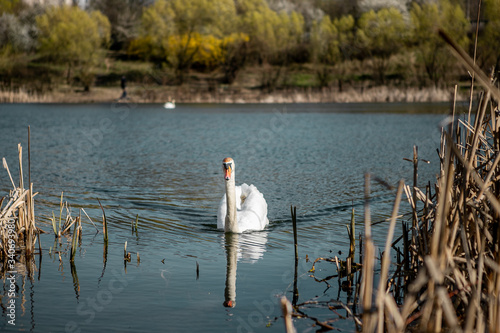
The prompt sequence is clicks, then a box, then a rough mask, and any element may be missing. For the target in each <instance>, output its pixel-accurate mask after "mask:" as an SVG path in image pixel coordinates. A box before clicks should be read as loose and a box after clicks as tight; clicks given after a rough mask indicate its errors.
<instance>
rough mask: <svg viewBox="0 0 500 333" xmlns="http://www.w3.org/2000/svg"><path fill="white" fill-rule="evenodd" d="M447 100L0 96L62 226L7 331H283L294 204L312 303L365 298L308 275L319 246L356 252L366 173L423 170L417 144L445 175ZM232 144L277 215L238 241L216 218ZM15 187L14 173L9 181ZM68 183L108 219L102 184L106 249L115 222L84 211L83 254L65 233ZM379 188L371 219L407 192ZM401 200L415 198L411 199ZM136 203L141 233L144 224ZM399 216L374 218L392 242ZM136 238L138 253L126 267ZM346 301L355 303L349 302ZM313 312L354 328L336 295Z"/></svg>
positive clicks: (5, 186) (394, 175)
mask: <svg viewBox="0 0 500 333" xmlns="http://www.w3.org/2000/svg"><path fill="white" fill-rule="evenodd" d="M446 109H447V105H445V104H322V105H319V104H312V105H307V104H302V105H300V104H299V105H287V106H284V105H178V106H177V108H176V109H175V110H165V109H163V107H162V106H161V105H127V104H116V105H30V104H23V105H0V140H1V142H2V144H1V154H2V157H3V156H4V157H6V159H7V162H8V163H9V167H10V169H11V172H12V174H13V177H14V178H16V175H18V171H17V170H18V167H17V165H18V161H17V144H18V143H19V142H20V143H22V145H23V148H24V150H23V153H24V154H23V156H24V157H23V158H24V162H25V164H24V173H25V182H28V179H27V177H28V176H27V174H28V172H27V161H28V158H27V150H28V144H27V126H28V125H30V126H31V181H32V182H33V183H34V190H35V191H36V192H39V194H38V195H37V196H36V205H35V209H36V215H37V219H38V225H39V226H40V227H41V228H42V229H43V230H45V231H47V232H48V233H47V234H43V235H42V237H41V244H42V251H43V252H42V253H43V255H42V256H39V255H37V256H36V257H35V260H34V261H33V263H32V264H33V265H34V266H33V267H34V268H33V274H31V277H30V276H28V274H26V273H23V272H22V266H21V265H19V269H18V270H19V273H18V274H17V280H16V283H17V286H18V289H17V291H16V292H17V296H18V298H17V302H16V306H17V307H16V322H15V324H16V325H15V326H11V325H9V324H8V320H9V318H8V317H7V309H6V306H7V300H8V297H6V292H7V286H6V285H7V282H6V280H5V279H3V282H2V283H3V284H4V285H3V296H4V297H3V298H2V315H1V316H0V329H1V330H2V331H4V330H6V329H7V330H15V331H34V332H98V331H116V332H179V331H193V332H196V331H207V332H250V331H256V332H283V331H284V324H283V319H282V318H281V309H280V306H279V300H280V297H281V296H282V295H286V296H287V297H288V299H290V300H291V299H292V297H293V293H292V291H293V282H294V246H293V233H292V224H291V219H290V205H294V206H296V207H297V215H298V243H299V248H298V250H299V257H300V260H299V263H298V267H297V270H298V279H297V287H298V292H299V299H298V303H303V302H306V301H308V300H312V299H314V300H318V301H327V300H333V301H336V302H342V303H344V304H346V305H348V306H349V307H352V304H351V305H349V302H351V301H352V299H351V296H350V295H349V294H348V293H346V292H344V291H341V290H340V289H339V286H338V285H337V283H335V282H336V281H337V280H335V279H333V280H330V287H329V288H328V285H327V284H326V283H318V282H315V280H314V279H313V278H311V277H309V274H310V273H308V270H309V269H310V268H311V266H312V260H313V259H315V258H316V257H332V256H335V255H337V256H339V257H340V258H342V259H345V257H346V256H347V253H348V247H349V239H348V236H347V231H346V225H347V224H348V223H349V222H350V215H351V207H353V206H354V208H355V218H356V226H357V230H356V234H358V233H362V232H363V193H364V174H365V173H367V172H369V173H371V174H372V175H373V177H379V178H381V179H383V180H385V181H387V182H388V183H389V184H391V185H396V184H397V182H398V181H399V180H400V179H402V178H403V179H406V180H408V181H407V183H408V184H411V183H412V179H413V165H412V163H410V162H407V161H405V160H403V158H412V156H413V146H414V145H417V146H418V147H419V156H420V157H421V158H423V159H426V160H429V161H431V163H430V164H424V163H420V165H419V183H420V184H426V183H427V182H428V181H431V182H432V183H434V180H435V174H436V173H437V172H438V170H439V165H438V157H437V153H436V148H438V146H439V139H440V130H439V124H440V122H441V121H442V120H443V119H444V117H445V116H444V114H443V112H445V111H446ZM227 156H231V157H233V158H234V160H235V162H236V168H237V176H236V177H237V178H236V183H237V184H240V183H248V184H254V185H256V186H257V188H258V189H259V190H260V191H261V192H262V193H263V194H264V197H265V199H266V200H267V203H268V207H269V211H268V218H269V220H270V225H269V227H268V228H267V229H266V230H265V231H261V232H253V233H248V234H242V235H239V236H235V237H228V238H227V239H226V236H225V235H224V233H223V232H221V231H219V230H217V229H216V224H217V222H216V214H217V207H218V204H219V201H220V199H221V197H222V195H223V193H224V183H223V173H222V166H221V163H222V159H223V158H224V157H227ZM10 188H11V184H10V180H9V177H8V175H7V173H6V172H5V171H2V173H0V191H1V192H0V193H1V195H2V196H4V195H7V194H8V191H9V190H10ZM62 191H64V200H65V201H68V203H69V205H70V206H71V212H72V216H76V215H78V214H79V209H80V208H84V209H85V211H86V212H87V213H88V214H89V216H90V217H91V218H92V219H93V220H94V221H95V222H96V223H97V224H98V228H99V230H102V218H101V215H102V212H101V210H100V207H99V203H98V201H97V198H99V200H100V201H101V203H102V205H103V206H104V209H105V212H106V216H107V219H108V228H109V245H108V249H107V255H104V251H103V249H104V246H103V236H102V232H99V233H96V229H95V228H94V226H93V225H92V224H91V222H90V221H89V220H88V219H87V218H83V237H82V242H81V244H80V246H79V247H78V251H77V255H76V259H75V265H74V266H73V267H71V266H70V262H69V244H70V241H71V240H70V236H66V237H63V238H62V239H61V241H60V242H59V243H57V242H54V235H53V233H52V227H51V225H50V221H49V218H50V217H51V216H52V212H54V214H55V215H56V216H58V214H59V200H60V196H61V192H62ZM371 191H372V198H373V200H372V203H371V212H372V221H373V222H379V221H384V220H385V219H386V218H388V217H389V216H390V214H391V210H392V204H393V201H394V197H395V190H391V189H387V188H385V187H383V186H381V185H378V184H377V183H375V182H373V183H372V186H371ZM402 210H403V213H405V212H408V211H409V208H408V204H407V203H406V201H404V202H403V207H402ZM137 215H139V224H138V232H137V233H135V232H131V223H132V222H133V221H135V218H136V216H137ZM408 219H409V217H407V216H405V217H404V218H403V219H401V220H403V221H407V220H408ZM399 225H400V223H399V224H398V230H397V232H398V233H400V227H399ZM386 230H387V223H386V222H384V223H379V224H377V225H375V226H374V227H373V233H374V238H375V241H376V243H377V244H378V245H381V244H383V242H384V241H385V236H386ZM126 241H127V243H128V247H127V251H129V252H131V254H132V261H131V262H130V263H127V265H126V266H125V265H124V261H123V246H124V243H125V242H126ZM339 251H340V252H341V253H342V254H339ZM49 252H50V253H49ZM137 252H138V253H139V254H140V263H137V260H136V253H137ZM59 255H60V257H61V260H60V259H59ZM306 255H307V257H308V258H309V259H310V261H309V262H307V261H306ZM104 258H105V259H104ZM228 263H229V264H228ZM4 269H5V268H4ZM228 271H230V273H229V274H227V275H226V273H227V272H228ZM234 272H235V273H234ZM334 274H336V268H335V266H334V264H328V263H324V264H321V265H319V266H318V268H317V271H316V276H317V277H318V278H323V277H326V276H329V275H334ZM234 276H235V277H236V281H235V283H234ZM228 294H231V295H232V297H233V298H234V297H235V302H236V306H235V307H234V308H227V307H224V306H223V303H224V301H225V298H226V297H225V295H228ZM336 311H337V312H338V313H339V314H340V315H342V316H346V311H345V310H343V309H337V310H336ZM308 313H309V314H310V315H313V316H316V317H317V318H318V319H320V320H327V319H333V320H335V319H337V320H336V321H333V322H332V323H331V325H333V326H335V327H338V328H340V329H342V330H343V331H353V330H354V329H355V325H354V321H353V320H352V318H351V317H350V316H348V317H349V318H347V319H342V320H338V318H339V315H338V314H336V313H335V312H333V311H330V310H328V309H326V310H325V309H314V308H310V310H309V312H308ZM313 323H314V322H313V321H312V320H310V319H294V324H295V326H296V327H297V329H298V330H299V331H301V332H302V331H306V332H307V331H315V330H316V329H317V327H312V325H313Z"/></svg>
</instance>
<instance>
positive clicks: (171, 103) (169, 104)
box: [163, 99, 175, 109]
mask: <svg viewBox="0 0 500 333" xmlns="http://www.w3.org/2000/svg"><path fill="white" fill-rule="evenodd" d="M163 107H164V108H165V109H175V99H173V100H171V101H168V102H167V103H165V104H163Z"/></svg>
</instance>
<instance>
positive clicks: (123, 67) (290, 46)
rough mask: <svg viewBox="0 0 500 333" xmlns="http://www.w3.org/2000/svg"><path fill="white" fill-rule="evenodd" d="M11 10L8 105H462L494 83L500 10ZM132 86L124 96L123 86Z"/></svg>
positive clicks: (294, 5)
mask: <svg viewBox="0 0 500 333" xmlns="http://www.w3.org/2000/svg"><path fill="white" fill-rule="evenodd" d="M479 3H480V5H481V6H480V7H479V5H478V4H476V3H475V2H474V1H463V0H438V1H423V0H420V1H408V2H406V3H402V2H401V1H391V0H387V1H374V0H358V1H355V2H347V1H345V2H342V1H340V2H332V1H322V0H307V1H298V0H288V1H275V0H245V1H243V0H189V1H187V0H184V1H180V0H156V1H152V0H139V1H122V0H90V1H88V2H87V6H86V8H81V7H79V6H67V5H63V6H48V5H47V6H42V5H27V4H26V3H24V2H23V1H22V0H12V1H0V102H4V103H5V102H7V103H8V102H106V101H113V100H116V99H118V98H119V97H120V96H124V95H123V90H126V92H127V94H126V96H127V98H129V99H130V100H131V101H133V102H164V101H165V100H166V99H168V98H175V99H176V100H177V101H181V102H221V103H226V102H229V103H234V102H236V103H238V102H239V103H245V102H269V103H272V102H274V103H279V102H283V103H290V102H381V101H406V102H420V101H445V100H449V97H450V94H451V92H452V91H453V86H454V84H455V83H456V82H467V81H469V77H468V75H467V72H466V71H464V70H463V68H462V67H461V66H460V65H458V63H457V62H456V61H455V59H454V58H453V57H451V56H450V53H449V50H448V49H447V46H446V44H445V43H444V41H443V40H441V38H440V37H439V36H438V34H437V33H436V31H437V29H442V30H443V31H445V32H446V33H447V34H448V35H450V36H451V37H452V38H453V39H454V40H455V41H456V42H457V43H458V44H459V45H460V46H461V47H462V48H464V49H465V50H467V51H468V52H469V53H470V54H471V56H472V55H473V56H474V58H475V59H476V61H477V64H478V65H479V66H480V67H481V68H482V69H483V70H485V72H488V73H491V72H492V70H494V68H496V66H497V63H498V62H499V59H500V56H499V55H498V51H497V50H498V49H500V45H499V44H500V0H484V1H482V2H479ZM121 84H122V86H120V85H121Z"/></svg>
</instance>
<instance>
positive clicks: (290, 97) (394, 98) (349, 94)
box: [0, 86, 466, 104]
mask: <svg viewBox="0 0 500 333" xmlns="http://www.w3.org/2000/svg"><path fill="white" fill-rule="evenodd" d="M127 92H128V98H127V99H126V100H122V101H124V102H127V103H137V104H143V103H165V102H166V101H168V100H169V99H170V98H173V99H175V101H176V102H177V103H209V104H247V103H248V104H261V103H262V104H291V103H381V102H386V103H387V102H389V103H392V102H403V103H404V102H406V103H420V102H449V101H450V100H453V90H452V89H451V88H449V89H442V88H434V87H431V88H429V87H427V88H422V89H419V88H415V87H408V88H400V87H391V86H376V87H361V88H357V89H355V88H347V89H345V90H344V91H342V92H339V91H338V89H336V88H332V87H328V88H286V89H276V90H275V91H272V92H265V91H262V90H259V89H249V88H242V89H239V88H234V87H231V88H219V89H214V90H213V91H206V90H205V91H200V90H199V89H196V88H195V87H192V86H178V87H170V86H167V87H165V86H152V87H145V86H142V87H140V86H131V87H129V88H128V89H127ZM121 94H122V90H121V89H120V88H109V87H94V88H93V89H92V90H91V91H90V92H83V91H81V90H76V89H75V88H74V87H65V88H62V89H58V90H55V91H52V92H47V93H44V94H37V93H36V92H29V91H27V90H24V89H19V90H17V91H5V90H0V103H6V104H7V103H47V104H55V103H61V104H83V103H88V104H92V103H116V102H120V100H119V97H120V96H121ZM462 99H464V100H465V99H466V97H464V96H457V100H462Z"/></svg>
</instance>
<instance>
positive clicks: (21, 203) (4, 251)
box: [0, 144, 41, 260]
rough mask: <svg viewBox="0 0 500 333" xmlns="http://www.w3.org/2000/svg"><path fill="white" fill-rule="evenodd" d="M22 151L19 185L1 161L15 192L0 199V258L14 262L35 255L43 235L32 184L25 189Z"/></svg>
mask: <svg viewBox="0 0 500 333" xmlns="http://www.w3.org/2000/svg"><path fill="white" fill-rule="evenodd" d="M18 151H19V183H18V185H16V184H15V183H14V180H13V178H12V174H11V173H10V170H9V167H8V165H7V161H6V160H5V158H3V159H2V162H3V167H4V168H5V169H6V170H7V173H8V175H9V178H10V181H11V183H12V187H13V189H12V190H10V192H9V194H8V195H7V196H5V197H3V198H1V199H0V258H2V259H6V258H10V259H12V260H14V259H15V257H16V256H17V254H19V253H21V252H22V253H24V254H25V255H26V256H31V255H33V254H34V253H35V245H36V243H37V240H38V242H39V237H38V236H39V234H40V232H41V230H40V229H38V228H37V227H36V225H35V205H34V197H35V196H36V194H37V193H33V184H30V185H29V188H28V189H25V188H24V181H23V167H22V152H23V149H22V146H21V144H19V145H18Z"/></svg>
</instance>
